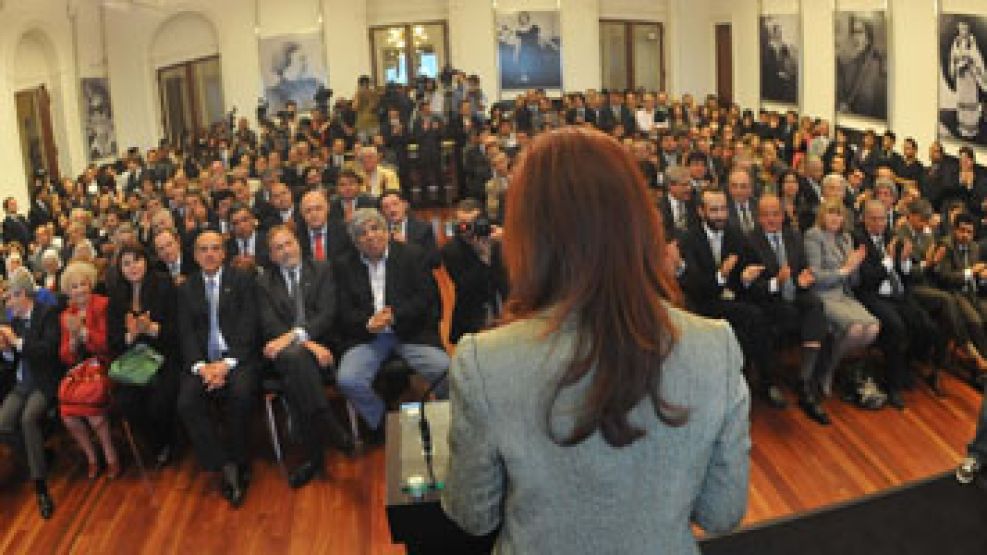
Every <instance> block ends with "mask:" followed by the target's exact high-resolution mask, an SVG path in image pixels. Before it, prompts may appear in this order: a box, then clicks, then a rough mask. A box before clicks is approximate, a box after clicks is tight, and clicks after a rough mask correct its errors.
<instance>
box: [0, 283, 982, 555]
mask: <svg viewBox="0 0 987 555" xmlns="http://www.w3.org/2000/svg"><path fill="white" fill-rule="evenodd" d="M438 277H439V281H440V286H441V289H442V294H443V299H444V301H445V306H446V311H447V314H446V318H445V319H444V320H445V322H444V326H443V327H444V328H445V326H446V325H447V322H448V310H449V308H448V307H450V306H451V302H450V300H451V294H452V293H451V287H450V286H449V283H448V278H446V277H445V276H444V274H442V273H441V272H440V274H439V275H438ZM443 335H445V334H443ZM944 388H945V392H946V394H945V396H944V397H942V398H937V397H935V396H934V395H932V393H931V392H930V391H929V390H928V389H927V388H926V387H925V386H924V385H921V386H919V387H917V388H916V389H915V390H914V391H910V392H907V393H906V401H907V403H908V406H907V408H906V409H905V410H904V411H902V412H899V411H896V410H894V409H886V410H882V411H878V412H869V411H862V410H859V409H856V408H853V407H851V406H849V405H846V404H844V403H842V402H840V401H837V400H829V401H827V404H826V406H827V408H828V410H829V411H830V414H831V416H832V418H833V421H834V423H833V426H830V427H828V428H823V427H820V426H817V425H815V424H814V423H812V422H810V421H809V420H808V419H807V418H806V417H805V416H803V414H802V413H801V411H799V410H798V409H796V408H789V409H787V410H782V411H779V410H775V409H771V408H769V407H767V406H766V405H764V404H763V403H761V402H759V401H756V402H755V403H754V408H753V411H752V421H753V424H752V436H753V450H752V454H751V456H752V465H751V468H752V471H751V489H750V502H749V507H748V511H747V516H746V518H745V519H744V522H745V524H752V523H757V522H762V521H765V520H768V519H773V518H778V517H783V516H787V515H791V514H794V513H798V512H801V511H805V510H808V509H814V508H818V507H822V506H825V505H828V504H832V503H837V502H841V501H846V500H849V499H853V498H855V497H859V496H861V495H864V494H868V493H873V492H876V491H879V490H881V489H884V488H888V487H890V486H894V485H898V484H901V483H904V482H908V481H911V480H916V479H920V478H924V477H927V476H930V475H932V474H935V473H939V472H942V471H945V470H948V469H951V468H952V467H954V466H955V465H956V463H957V461H958V460H959V459H960V458H962V456H963V454H964V452H965V451H964V448H965V444H966V442H967V441H969V439H970V438H971V437H972V436H973V431H974V424H975V420H976V416H977V411H978V410H979V407H980V395H979V394H978V393H977V392H976V391H975V390H973V389H972V388H971V387H969V386H968V385H966V384H964V383H962V382H960V381H959V380H957V379H954V378H952V377H951V376H946V377H945V378H944ZM792 401H794V399H792ZM258 420H259V419H258ZM255 429H256V434H255V436H256V437H255V438H254V448H255V453H257V454H258V456H257V460H256V461H255V464H254V466H253V468H254V482H253V485H252V486H251V488H250V490H249V491H248V493H247V497H246V501H245V503H244V506H243V507H241V508H240V510H237V511H233V510H230V509H229V507H228V506H227V504H226V502H225V501H224V500H223V499H222V497H221V496H220V493H219V489H218V487H217V485H216V482H215V478H214V477H212V476H209V475H207V474H206V473H203V472H201V471H199V470H198V468H197V466H196V464H195V462H194V460H193V457H192V455H191V453H188V452H187V453H185V455H184V456H183V457H182V458H181V459H180V461H179V462H178V464H177V465H174V466H172V467H168V468H166V469H164V470H161V471H158V472H154V473H153V474H152V477H151V481H150V486H151V487H153V490H152V489H150V488H149V485H148V483H146V482H144V481H142V480H141V479H140V478H139V475H138V473H137V470H136V468H135V467H134V466H133V465H130V466H129V467H128V468H127V471H126V472H125V474H124V475H123V476H122V477H121V478H118V479H116V480H112V481H111V480H107V479H106V478H100V479H97V480H96V481H89V480H87V479H86V477H85V464H84V463H83V457H82V455H81V453H80V452H79V451H78V450H77V449H75V448H74V446H72V445H71V440H69V439H65V440H64V443H63V446H64V448H61V449H58V452H59V457H58V459H57V460H56V462H55V465H54V467H53V469H52V473H51V474H52V476H51V480H50V488H51V491H52V494H53V496H54V499H55V503H56V511H55V516H54V518H53V519H52V520H50V521H47V522H46V521H43V520H41V518H40V517H39V516H38V513H37V508H36V504H35V500H34V495H33V486H32V485H31V484H30V483H27V482H22V483H18V484H4V485H0V553H3V554H13V553H30V554H32V555H34V554H41V553H127V554H131V553H182V554H185V553H195V554H197V555H198V554H210V553H224V554H225V553H238V554H240V553H242V554H252V553H257V554H267V553H332V554H336V553H338V554H345V555H350V554H362V553H371V554H392V553H403V549H402V548H401V547H400V546H396V545H393V544H391V542H390V534H389V531H388V527H387V521H386V517H385V513H384V498H385V483H384V482H385V476H384V451H383V449H380V448H378V449H375V450H372V451H370V452H367V453H364V454H363V455H361V456H359V457H357V458H355V459H346V458H343V457H341V456H338V455H335V454H333V455H332V456H331V457H330V459H329V461H328V470H329V478H328V479H325V480H321V481H316V482H314V483H312V484H309V485H308V486H307V487H305V488H303V489H301V490H299V491H293V490H291V489H289V488H288V486H287V484H286V482H285V480H284V477H283V476H282V474H281V473H280V471H279V468H278V466H277V465H276V464H274V461H273V457H272V456H271V449H270V447H269V444H268V442H267V437H266V435H265V432H264V429H263V427H262V426H261V425H260V422H259V421H258V423H257V426H256V427H255ZM122 445H123V444H122V443H118V448H121V447H122ZM120 450H121V451H123V449H120Z"/></svg>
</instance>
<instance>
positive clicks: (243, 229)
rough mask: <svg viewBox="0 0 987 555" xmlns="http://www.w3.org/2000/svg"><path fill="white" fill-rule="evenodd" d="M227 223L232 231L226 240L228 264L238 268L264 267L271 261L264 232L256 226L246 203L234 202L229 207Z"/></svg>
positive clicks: (255, 220) (255, 219)
mask: <svg viewBox="0 0 987 555" xmlns="http://www.w3.org/2000/svg"><path fill="white" fill-rule="evenodd" d="M229 223H230V229H231V230H232V233H230V238H229V239H227V240H226V256H228V257H229V258H230V264H232V265H233V266H237V267H240V268H266V267H267V266H268V265H270V263H271V258H270V255H269V254H268V247H267V240H266V239H265V235H266V233H265V232H264V231H263V230H261V229H258V228H257V224H258V222H257V217H256V216H254V212H253V211H252V210H251V209H250V207H249V206H247V205H246V204H234V205H233V207H232V208H230V212H229Z"/></svg>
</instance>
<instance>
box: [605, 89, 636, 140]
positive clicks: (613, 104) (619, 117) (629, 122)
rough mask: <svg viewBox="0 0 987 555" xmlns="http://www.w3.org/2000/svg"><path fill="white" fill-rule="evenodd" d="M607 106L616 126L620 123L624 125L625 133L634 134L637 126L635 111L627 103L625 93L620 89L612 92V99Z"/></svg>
mask: <svg viewBox="0 0 987 555" xmlns="http://www.w3.org/2000/svg"><path fill="white" fill-rule="evenodd" d="M607 108H608V110H609V111H610V115H611V117H612V119H613V124H614V126H616V125H617V124H618V123H619V124H620V125H622V126H623V127H624V133H625V134H626V135H628V136H631V135H633V134H634V130H635V129H636V128H637V124H636V123H635V120H634V112H632V111H631V109H630V108H628V107H627V104H625V103H624V93H622V92H620V91H613V92H611V93H610V101H609V103H608V104H607ZM611 129H612V127H611Z"/></svg>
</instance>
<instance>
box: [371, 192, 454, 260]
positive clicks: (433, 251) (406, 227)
mask: <svg viewBox="0 0 987 555" xmlns="http://www.w3.org/2000/svg"><path fill="white" fill-rule="evenodd" d="M408 209H409V205H408V201H407V200H405V199H404V198H402V197H401V195H400V194H399V193H397V192H395V191H390V192H387V193H384V195H383V196H382V197H381V198H380V210H381V212H382V213H383V214H384V218H385V219H387V227H388V230H389V231H390V234H391V241H394V242H397V243H408V244H412V245H416V246H417V247H418V248H419V249H421V251H422V253H423V254H424V255H425V262H426V264H428V267H429V268H432V269H435V268H438V267H439V264H440V263H441V260H440V257H439V247H438V245H437V244H436V242H435V233H434V232H433V231H432V226H431V225H430V224H429V223H428V222H423V221H421V220H419V219H418V218H416V217H414V216H412V215H411V214H410V213H409V211H408Z"/></svg>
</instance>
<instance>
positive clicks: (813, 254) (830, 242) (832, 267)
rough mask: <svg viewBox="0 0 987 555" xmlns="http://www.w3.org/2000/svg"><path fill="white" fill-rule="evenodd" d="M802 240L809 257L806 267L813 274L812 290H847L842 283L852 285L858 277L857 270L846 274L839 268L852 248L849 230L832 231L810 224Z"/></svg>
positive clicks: (820, 292)
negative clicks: (814, 278)
mask: <svg viewBox="0 0 987 555" xmlns="http://www.w3.org/2000/svg"><path fill="white" fill-rule="evenodd" d="M803 241H804V242H805V258H806V260H808V261H809V268H810V269H811V270H812V274H813V275H814V276H815V277H816V282H815V283H814V284H813V286H812V290H813V291H815V292H816V293H817V294H820V295H826V294H827V293H829V294H831V295H832V294H836V293H839V294H840V295H843V294H847V293H848V291H847V290H846V289H845V288H844V285H846V286H847V287H852V286H853V285H855V284H856V282H857V279H858V275H857V272H856V271H854V272H853V273H852V274H850V275H849V276H842V275H840V268H842V267H843V264H844V263H845V262H846V257H847V255H849V254H850V252H851V251H852V250H853V239H852V238H851V237H850V234H849V233H845V232H844V233H840V234H837V235H833V234H831V233H826V232H824V231H822V230H821V229H819V228H818V227H815V226H813V227H811V228H809V230H808V231H806V232H805V238H804V239H803Z"/></svg>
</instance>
